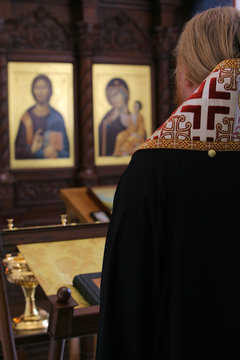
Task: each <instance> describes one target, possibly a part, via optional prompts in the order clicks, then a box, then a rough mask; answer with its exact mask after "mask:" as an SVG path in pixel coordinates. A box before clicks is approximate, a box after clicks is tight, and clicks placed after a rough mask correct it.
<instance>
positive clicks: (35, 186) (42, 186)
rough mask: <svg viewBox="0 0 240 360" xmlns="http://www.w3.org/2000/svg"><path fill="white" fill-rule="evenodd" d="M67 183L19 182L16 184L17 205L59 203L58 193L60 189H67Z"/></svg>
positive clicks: (44, 181) (61, 181)
mask: <svg viewBox="0 0 240 360" xmlns="http://www.w3.org/2000/svg"><path fill="white" fill-rule="evenodd" d="M69 185H70V184H69V181H66V180H59V181H56V180H54V181H49V180H47V179H46V180H39V181H24V182H23V181H21V182H19V183H18V184H17V203H18V205H20V204H24V203H26V202H27V203H28V204H29V203H42V204H44V203H46V202H49V203H50V202H52V201H53V200H55V201H56V200H57V201H59V200H60V198H59V191H60V189H61V188H64V187H68V186H69Z"/></svg>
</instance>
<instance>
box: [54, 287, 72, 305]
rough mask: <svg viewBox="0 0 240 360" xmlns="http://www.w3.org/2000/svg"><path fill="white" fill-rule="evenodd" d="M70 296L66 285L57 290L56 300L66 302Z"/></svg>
mask: <svg viewBox="0 0 240 360" xmlns="http://www.w3.org/2000/svg"><path fill="white" fill-rule="evenodd" d="M70 296H71V290H70V289H69V288H68V287H66V286H62V287H60V288H59V289H58V291H57V297H58V301H60V302H67V301H68V299H69V298H70Z"/></svg>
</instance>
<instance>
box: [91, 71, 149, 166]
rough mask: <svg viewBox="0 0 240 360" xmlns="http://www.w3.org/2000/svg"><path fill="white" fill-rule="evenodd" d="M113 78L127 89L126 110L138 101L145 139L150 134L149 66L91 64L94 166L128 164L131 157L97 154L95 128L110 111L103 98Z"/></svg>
mask: <svg viewBox="0 0 240 360" xmlns="http://www.w3.org/2000/svg"><path fill="white" fill-rule="evenodd" d="M113 78H121V79H123V80H124V81H125V82H126V83H127V85H128V88H129V108H130V111H131V110H132V109H133V103H134V101H136V100H138V101H140V102H141V103H142V105H143V107H142V109H141V113H142V115H143V118H144V126H145V130H146V138H148V137H149V136H150V135H151V133H152V95H151V66H150V65H122V64H93V66H92V80H93V82H92V86H93V129H94V160H95V165H96V166H102V165H103V166H104V165H124V164H128V163H129V161H130V159H131V156H118V157H117V156H102V155H100V154H99V133H98V127H99V125H100V122H101V120H102V118H103V117H104V115H105V114H106V113H107V112H108V111H109V110H110V109H111V105H110V104H109V102H108V100H107V97H106V87H107V84H108V82H109V81H110V80H111V79H113Z"/></svg>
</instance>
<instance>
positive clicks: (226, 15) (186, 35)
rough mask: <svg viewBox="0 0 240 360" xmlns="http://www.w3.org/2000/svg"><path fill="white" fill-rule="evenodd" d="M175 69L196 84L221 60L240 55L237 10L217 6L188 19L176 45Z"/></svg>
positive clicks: (238, 15) (239, 14)
mask: <svg viewBox="0 0 240 360" xmlns="http://www.w3.org/2000/svg"><path fill="white" fill-rule="evenodd" d="M176 55H177V70H176V71H178V68H179V67H181V66H184V67H185V71H186V76H187V79H188V80H189V81H191V82H192V83H194V84H196V85H199V84H200V83H201V82H202V81H203V80H204V79H205V78H206V77H207V76H208V75H209V73H210V72H211V71H212V70H213V69H214V68H215V67H216V66H217V65H218V64H219V63H220V62H221V61H223V60H226V59H233V58H240V11H238V10H237V9H236V8H234V7H230V6H226V7H216V8H212V9H208V10H206V11H204V12H202V13H199V14H197V15H195V16H194V17H193V18H192V19H191V20H189V21H188V22H187V23H186V25H185V27H184V29H183V32H182V34H181V36H180V38H179V42H178V45H177V48H176Z"/></svg>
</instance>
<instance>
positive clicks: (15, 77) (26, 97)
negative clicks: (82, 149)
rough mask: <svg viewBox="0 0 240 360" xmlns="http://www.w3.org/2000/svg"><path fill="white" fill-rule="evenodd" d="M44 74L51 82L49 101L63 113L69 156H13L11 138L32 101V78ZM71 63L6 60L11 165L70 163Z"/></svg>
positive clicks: (72, 130) (71, 160) (72, 158)
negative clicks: (21, 157) (34, 157)
mask: <svg viewBox="0 0 240 360" xmlns="http://www.w3.org/2000/svg"><path fill="white" fill-rule="evenodd" d="M40 74H43V75H46V76H47V77H49V79H50V80H51V82H52V87H53V94H52V96H51V99H50V105H51V106H52V107H53V108H55V109H56V110H57V111H58V112H60V113H61V114H62V116H63V119H64V122H65V127H66V132H67V136H68V140H69V157H68V158H57V159H16V158H15V139H16V135H17V131H18V127H19V124H20V119H21V116H22V115H23V113H24V112H25V111H26V110H27V109H28V108H30V107H31V106H32V105H34V103H35V101H34V98H33V96H32V92H31V86H32V81H33V79H34V78H35V77H36V76H38V75H40ZM73 93H74V91H73V64H72V63H53V62H14V61H12V62H9V63H8V118H9V152H10V167H11V169H28V168H56V167H72V166H74V99H73Z"/></svg>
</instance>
